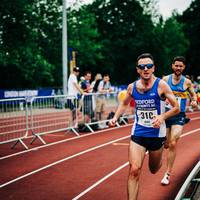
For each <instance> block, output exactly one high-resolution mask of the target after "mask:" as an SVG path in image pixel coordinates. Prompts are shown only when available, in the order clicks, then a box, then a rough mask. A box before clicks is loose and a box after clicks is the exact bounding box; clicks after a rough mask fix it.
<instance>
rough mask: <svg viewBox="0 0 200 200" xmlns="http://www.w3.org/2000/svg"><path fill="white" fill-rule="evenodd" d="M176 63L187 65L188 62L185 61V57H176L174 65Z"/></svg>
mask: <svg viewBox="0 0 200 200" xmlns="http://www.w3.org/2000/svg"><path fill="white" fill-rule="evenodd" d="M176 61H179V62H182V63H183V64H184V65H186V60H185V57H183V56H176V57H174V60H173V64H174V63H175V62H176Z"/></svg>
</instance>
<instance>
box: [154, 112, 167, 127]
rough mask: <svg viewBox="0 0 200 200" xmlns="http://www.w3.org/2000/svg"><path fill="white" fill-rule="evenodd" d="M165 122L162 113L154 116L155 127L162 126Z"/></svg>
mask: <svg viewBox="0 0 200 200" xmlns="http://www.w3.org/2000/svg"><path fill="white" fill-rule="evenodd" d="M163 122H164V119H163V117H162V115H157V116H155V117H154V119H153V122H152V124H153V127H154V128H160V125H161V124H162V123H163Z"/></svg>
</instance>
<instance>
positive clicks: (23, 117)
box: [0, 92, 132, 149]
mask: <svg viewBox="0 0 200 200" xmlns="http://www.w3.org/2000/svg"><path fill="white" fill-rule="evenodd" d="M118 105H119V102H118V99H117V93H116V92H112V93H106V94H102V93H101V94H100V93H91V94H88V95H83V96H82V98H81V99H79V100H78V99H77V98H75V96H67V95H55V96H40V97H31V98H16V99H4V100H0V144H4V143H8V142H15V144H14V145H13V147H14V146H15V145H16V144H17V143H18V142H20V143H21V144H22V145H23V146H24V147H25V148H26V149H28V147H27V145H26V144H25V143H24V142H23V139H25V138H27V137H32V140H31V144H32V143H33V142H34V141H35V140H36V139H39V140H40V141H41V142H42V143H43V144H46V141H45V139H44V137H42V136H43V135H45V134H50V133H55V132H63V131H66V130H69V131H72V132H74V134H75V135H77V136H79V131H80V130H79V129H78V128H79V125H80V124H84V126H85V127H87V128H88V132H94V130H96V129H102V128H107V127H108V121H109V120H110V118H111V117H112V115H113V114H114V113H115V112H116V109H117V107H118ZM130 110H131V109H127V111H126V112H125V114H124V115H123V116H121V118H120V122H119V123H117V126H120V124H126V123H128V119H129V118H130V117H131V118H132V115H131V111H130ZM80 132H81V131H80Z"/></svg>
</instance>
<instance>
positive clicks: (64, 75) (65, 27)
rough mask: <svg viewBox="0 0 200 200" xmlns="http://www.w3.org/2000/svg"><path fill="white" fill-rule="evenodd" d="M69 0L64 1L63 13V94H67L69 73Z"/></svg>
mask: <svg viewBox="0 0 200 200" xmlns="http://www.w3.org/2000/svg"><path fill="white" fill-rule="evenodd" d="M66 5H67V0H63V13H62V69H63V94H64V95H66V94H67V79H68V75H67V71H68V61H67V60H68V58H67V56H68V55H67V11H66V9H67V7H66Z"/></svg>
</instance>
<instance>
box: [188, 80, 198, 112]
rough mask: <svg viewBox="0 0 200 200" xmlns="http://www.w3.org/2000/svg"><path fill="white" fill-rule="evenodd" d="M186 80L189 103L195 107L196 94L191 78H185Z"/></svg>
mask: <svg viewBox="0 0 200 200" xmlns="http://www.w3.org/2000/svg"><path fill="white" fill-rule="evenodd" d="M186 81H187V86H188V88H187V90H188V92H189V94H190V98H191V103H190V104H191V106H192V107H194V108H195V107H197V95H196V93H195V91H194V87H193V84H192V82H191V80H189V79H186Z"/></svg>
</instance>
